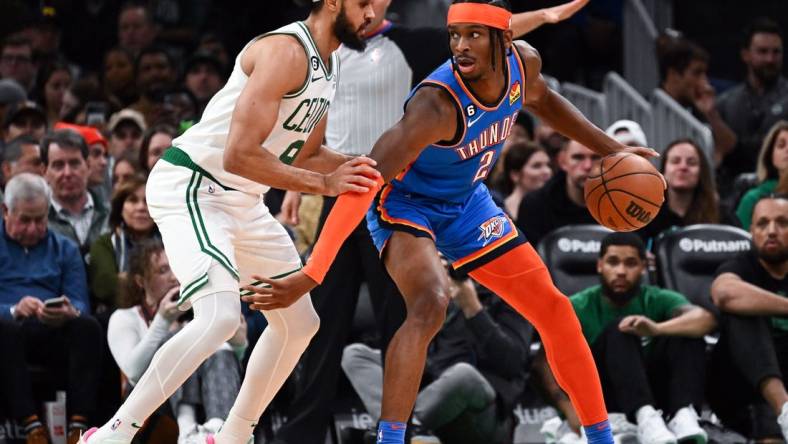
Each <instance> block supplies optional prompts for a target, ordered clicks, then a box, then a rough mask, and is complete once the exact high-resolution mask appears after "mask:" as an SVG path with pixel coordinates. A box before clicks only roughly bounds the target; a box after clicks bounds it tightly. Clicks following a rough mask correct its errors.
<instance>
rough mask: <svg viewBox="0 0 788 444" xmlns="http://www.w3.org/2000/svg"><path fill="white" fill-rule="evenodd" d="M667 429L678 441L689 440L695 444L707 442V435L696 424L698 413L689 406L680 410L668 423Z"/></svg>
mask: <svg viewBox="0 0 788 444" xmlns="http://www.w3.org/2000/svg"><path fill="white" fill-rule="evenodd" d="M668 428H669V429H670V431H671V432H673V434H674V435H676V439H677V440H679V441H683V440H685V439H686V440H690V439H691V440H692V441H693V442H695V443H696V444H706V441H708V440H709V435H708V434H707V433H706V431H705V430H703V428H702V427H701V426H700V424H698V412H696V411H695V407H693V406H691V405H690V406H687V407H682V408H680V409H679V411H677V412H676V414H675V415H673V419H671V420H670V422H669V423H668Z"/></svg>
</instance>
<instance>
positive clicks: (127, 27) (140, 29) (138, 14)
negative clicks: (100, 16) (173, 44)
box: [118, 1, 159, 56]
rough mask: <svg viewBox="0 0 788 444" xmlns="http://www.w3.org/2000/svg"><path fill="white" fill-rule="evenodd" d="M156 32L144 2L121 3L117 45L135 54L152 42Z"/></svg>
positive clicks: (156, 28) (156, 29)
mask: <svg viewBox="0 0 788 444" xmlns="http://www.w3.org/2000/svg"><path fill="white" fill-rule="evenodd" d="M158 32H159V30H158V27H157V26H156V24H155V23H154V22H153V17H151V14H150V11H148V9H147V8H146V7H145V3H143V2H139V1H130V2H126V3H124V4H123V6H122V7H121V9H120V14H119V15H118V46H120V47H121V48H124V49H126V50H128V51H130V52H131V53H132V54H134V55H135V56H136V55H137V54H139V53H140V52H141V51H142V50H143V49H144V48H147V47H148V46H150V45H151V44H153V42H154V40H156V35H157V33H158Z"/></svg>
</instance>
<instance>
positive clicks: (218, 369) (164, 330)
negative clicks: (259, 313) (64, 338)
mask: <svg viewBox="0 0 788 444" xmlns="http://www.w3.org/2000/svg"><path fill="white" fill-rule="evenodd" d="M178 289H179V284H178V281H177V279H175V275H174V274H173V273H172V270H170V263H169V261H168V260H167V255H166V254H165V253H164V246H163V245H162V243H161V241H160V240H158V239H150V240H147V241H145V242H143V243H141V244H140V245H138V247H137V248H136V249H135V250H134V252H133V253H132V255H131V259H130V261H129V269H128V273H126V277H125V279H122V280H121V283H120V287H119V290H120V292H121V295H120V296H121V297H120V301H119V303H120V307H121V308H119V309H118V310H116V311H115V312H114V313H113V314H112V316H111V317H110V319H109V329H108V331H107V340H108V342H109V348H110V351H111V352H112V356H113V357H114V358H115V361H116V362H117V364H118V366H119V367H120V369H121V371H122V372H123V374H124V376H125V377H126V378H127V380H128V383H129V385H130V386H134V385H136V384H137V382H138V381H139V378H140V377H141V376H142V374H143V373H144V372H145V369H147V368H148V366H149V365H150V363H151V361H152V360H153V359H155V354H156V351H157V350H158V349H159V347H160V346H161V345H162V344H163V343H164V342H165V341H166V340H167V339H169V337H170V336H172V335H173V334H175V333H177V332H178V331H179V330H180V328H181V327H182V326H183V325H184V324H183V322H181V321H180V320H179V317H180V316H181V314H182V312H180V311H179V310H178ZM246 345H247V342H246V323H245V322H243V316H242V317H241V326H240V327H239V328H238V330H237V331H236V334H235V336H233V337H232V338H231V339H230V340H229V341H228V342H227V343H225V344H224V345H223V346H222V347H220V348H219V350H218V351H217V352H216V353H214V354H213V355H212V356H211V357H210V358H208V360H207V361H205V362H204V363H203V364H202V365H201V366H200V367H199V368H198V369H197V371H196V372H195V373H194V374H193V375H192V376H191V377H190V378H189V379H188V380H187V381H186V382H185V383H184V384H183V386H181V388H180V389H179V390H178V391H177V392H175V394H174V395H173V396H172V397H171V398H170V406H172V409H173V411H174V412H175V414H176V416H177V420H178V429H179V438H178V443H179V444H185V443H204V442H206V441H205V437H206V435H207V434H208V433H216V432H217V431H218V430H219V427H221V425H222V423H223V420H224V418H226V417H227V414H228V413H229V412H230V407H232V404H233V401H234V400H235V397H236V395H237V394H238V390H239V389H240V387H241V367H240V363H239V357H240V356H243V353H244V351H245V350H246ZM125 392H126V393H129V392H131V387H127V390H125ZM198 407H201V409H198ZM198 410H201V411H202V412H203V415H198V414H197V413H198ZM198 416H203V417H204V420H205V421H204V423H203V424H202V425H198V420H199V418H198Z"/></svg>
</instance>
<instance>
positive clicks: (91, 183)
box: [54, 122, 112, 207]
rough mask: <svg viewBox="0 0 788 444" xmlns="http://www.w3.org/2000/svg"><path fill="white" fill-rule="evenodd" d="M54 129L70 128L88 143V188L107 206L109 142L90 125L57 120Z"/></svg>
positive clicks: (109, 187)
mask: <svg viewBox="0 0 788 444" xmlns="http://www.w3.org/2000/svg"><path fill="white" fill-rule="evenodd" d="M54 129H56V130H59V129H70V130H73V131H76V132H77V133H79V135H80V136H82V138H83V139H85V143H86V144H87V145H88V158H87V162H88V190H89V192H91V193H93V196H94V197H95V198H96V199H99V200H100V201H101V203H102V206H104V207H107V206H109V199H110V195H111V192H112V186H111V185H110V179H109V170H108V168H107V166H108V165H109V154H108V152H107V150H108V149H109V143H108V142H107V139H105V138H104V135H103V134H101V132H100V131H99V130H97V129H96V128H93V127H92V126H83V125H73V124H70V123H63V122H58V123H56V124H55V128H54Z"/></svg>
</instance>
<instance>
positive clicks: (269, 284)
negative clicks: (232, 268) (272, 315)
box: [241, 271, 317, 311]
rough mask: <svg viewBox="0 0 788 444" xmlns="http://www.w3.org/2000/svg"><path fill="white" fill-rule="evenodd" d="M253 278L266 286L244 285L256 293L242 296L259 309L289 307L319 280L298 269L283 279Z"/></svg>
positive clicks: (251, 305)
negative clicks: (314, 279)
mask: <svg viewBox="0 0 788 444" xmlns="http://www.w3.org/2000/svg"><path fill="white" fill-rule="evenodd" d="M252 278H253V279H255V280H257V281H260V282H261V283H263V284H266V286H265V287H255V286H252V285H247V286H245V287H243V288H242V289H243V290H247V291H251V292H253V293H254V294H252V295H249V296H242V297H241V300H242V301H244V302H246V303H248V304H249V308H251V309H252V310H258V311H266V310H276V309H279V308H286V307H289V306H291V305H293V304H294V303H295V301H297V300H298V299H299V298H300V297H301V296H303V295H305V294H307V293H308V292H309V291H311V290H312V289H313V288H315V287H317V282H315V281H313V280H312V278H310V277H309V276H307V275H306V274H304V273H303V272H302V271H296V272H295V273H293V274H291V275H288V276H286V277H283V278H281V279H266V278H264V277H260V276H252Z"/></svg>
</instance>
